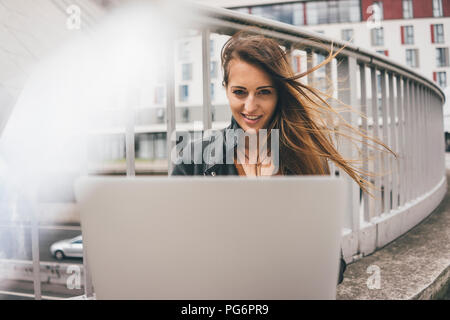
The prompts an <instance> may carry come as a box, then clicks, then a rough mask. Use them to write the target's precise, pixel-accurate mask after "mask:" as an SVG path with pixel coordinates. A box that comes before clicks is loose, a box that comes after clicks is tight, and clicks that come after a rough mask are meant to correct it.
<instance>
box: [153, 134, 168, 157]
mask: <svg viewBox="0 0 450 320" xmlns="http://www.w3.org/2000/svg"><path fill="white" fill-rule="evenodd" d="M166 139H167V134H166V133H165V132H161V133H156V134H155V157H156V158H157V159H165V158H166V157H167V148H166V146H167V141H166Z"/></svg>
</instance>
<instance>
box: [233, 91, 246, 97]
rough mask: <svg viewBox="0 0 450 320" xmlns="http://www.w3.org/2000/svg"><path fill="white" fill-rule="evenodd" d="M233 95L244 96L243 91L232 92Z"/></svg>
mask: <svg viewBox="0 0 450 320" xmlns="http://www.w3.org/2000/svg"><path fill="white" fill-rule="evenodd" d="M233 93H234V94H236V95H238V96H240V95H243V94H245V92H244V91H243V90H234V91H233Z"/></svg>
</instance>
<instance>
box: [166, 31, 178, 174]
mask: <svg viewBox="0 0 450 320" xmlns="http://www.w3.org/2000/svg"><path fill="white" fill-rule="evenodd" d="M174 51H175V48H174V40H172V39H171V40H169V41H168V45H167V56H166V70H167V72H166V88H167V90H166V114H167V118H166V125H167V135H166V138H167V161H168V164H167V165H168V166H167V168H168V170H167V173H168V175H170V174H171V173H172V170H173V161H172V150H173V148H174V147H175V141H172V135H174V134H175V132H176V122H175V70H174Z"/></svg>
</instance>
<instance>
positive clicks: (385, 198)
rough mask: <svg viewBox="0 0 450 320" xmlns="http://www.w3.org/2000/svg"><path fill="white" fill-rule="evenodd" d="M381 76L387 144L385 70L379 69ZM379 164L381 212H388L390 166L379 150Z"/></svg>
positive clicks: (382, 109) (389, 208)
mask: <svg viewBox="0 0 450 320" xmlns="http://www.w3.org/2000/svg"><path fill="white" fill-rule="evenodd" d="M380 77H381V116H382V118H383V131H382V132H383V138H382V140H383V142H384V143H386V144H387V145H389V135H388V128H389V124H388V117H387V114H388V112H387V111H388V110H387V109H388V106H387V91H386V71H385V70H380ZM380 156H381V165H382V166H383V170H382V172H383V176H382V180H381V181H382V186H383V209H384V210H382V212H383V213H389V212H390V210H391V206H390V197H391V188H390V186H391V184H390V182H389V176H390V168H389V164H388V156H387V155H386V154H385V153H383V152H381V154H380Z"/></svg>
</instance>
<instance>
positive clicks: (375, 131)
mask: <svg viewBox="0 0 450 320" xmlns="http://www.w3.org/2000/svg"><path fill="white" fill-rule="evenodd" d="M370 82H371V97H372V119H373V123H372V136H373V137H374V138H376V139H378V138H379V137H380V134H379V116H378V83H377V69H375V67H370ZM372 152H373V159H374V160H373V162H374V172H375V177H374V180H375V181H374V182H375V183H374V185H375V192H374V196H375V199H374V202H375V206H374V212H373V215H372V217H371V218H374V217H379V216H380V214H381V183H380V182H381V181H380V177H379V174H380V155H379V153H380V151H377V150H375V149H374V150H373V151H372Z"/></svg>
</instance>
